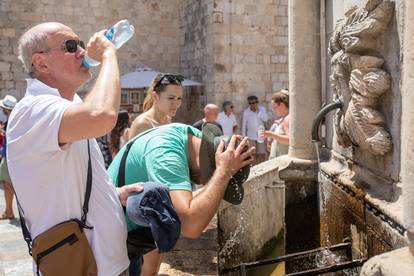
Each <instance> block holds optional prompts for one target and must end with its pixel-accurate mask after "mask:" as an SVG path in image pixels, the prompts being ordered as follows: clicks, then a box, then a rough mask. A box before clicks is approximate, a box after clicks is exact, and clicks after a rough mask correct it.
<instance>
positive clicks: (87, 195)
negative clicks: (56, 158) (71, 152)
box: [81, 140, 93, 229]
mask: <svg viewBox="0 0 414 276" xmlns="http://www.w3.org/2000/svg"><path fill="white" fill-rule="evenodd" d="M87 142H88V174H87V176H86V190H85V199H84V200H83V207H82V211H83V214H82V219H81V223H82V226H83V227H84V228H87V229H93V227H92V226H88V225H87V224H86V217H87V215H88V211H89V199H90V197H91V191H92V162H91V150H90V146H89V140H87Z"/></svg>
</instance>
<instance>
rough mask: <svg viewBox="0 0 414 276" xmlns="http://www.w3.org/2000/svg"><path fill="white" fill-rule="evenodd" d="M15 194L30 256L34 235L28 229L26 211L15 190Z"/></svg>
mask: <svg viewBox="0 0 414 276" xmlns="http://www.w3.org/2000/svg"><path fill="white" fill-rule="evenodd" d="M14 195H15V196H16V202H17V210H19V218H20V225H21V226H22V233H23V237H24V240H25V242H26V243H27V249H28V250H29V254H30V256H32V236H31V235H30V232H29V229H27V226H26V221H25V219H24V215H23V214H24V212H23V209H22V206H21V205H20V202H19V199H18V198H17V194H16V191H15V192H14Z"/></svg>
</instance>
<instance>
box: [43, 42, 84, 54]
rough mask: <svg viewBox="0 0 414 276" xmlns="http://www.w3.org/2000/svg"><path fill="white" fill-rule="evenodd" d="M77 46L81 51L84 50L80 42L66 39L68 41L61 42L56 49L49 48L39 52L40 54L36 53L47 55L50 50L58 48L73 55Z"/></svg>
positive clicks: (82, 43)
mask: <svg viewBox="0 0 414 276" xmlns="http://www.w3.org/2000/svg"><path fill="white" fill-rule="evenodd" d="M78 46H79V47H81V48H82V49H85V43H84V42H83V41H82V40H75V39H68V40H65V41H63V43H62V45H60V46H58V47H56V48H51V49H49V50H47V51H41V52H38V53H41V54H42V53H48V52H50V51H51V50H54V49H57V48H60V49H62V50H63V51H65V52H67V53H71V54H73V53H76V51H77V50H78Z"/></svg>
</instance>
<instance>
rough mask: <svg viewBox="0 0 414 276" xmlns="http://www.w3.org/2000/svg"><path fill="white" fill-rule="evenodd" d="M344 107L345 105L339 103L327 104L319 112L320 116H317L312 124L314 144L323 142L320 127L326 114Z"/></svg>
mask: <svg viewBox="0 0 414 276" xmlns="http://www.w3.org/2000/svg"><path fill="white" fill-rule="evenodd" d="M342 105H343V104H342V103H341V102H339V101H338V102H333V103H330V104H327V105H325V106H324V107H323V108H322V109H321V110H320V111H319V112H318V114H316V116H315V119H314V120H313V123H312V142H314V143H316V142H319V141H320V140H321V139H320V137H319V125H320V124H321V122H322V120H323V118H325V116H326V114H328V113H329V112H330V111H332V110H335V109H338V108H342Z"/></svg>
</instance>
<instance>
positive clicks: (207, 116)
mask: <svg viewBox="0 0 414 276" xmlns="http://www.w3.org/2000/svg"><path fill="white" fill-rule="evenodd" d="M219 111H220V110H219V107H218V106H217V105H215V104H207V105H206V106H205V107H204V118H203V119H201V120H199V121H197V122H195V123H194V124H193V127H195V128H197V129H199V130H202V129H201V128H202V126H203V124H204V123H205V122H209V123H213V124H215V125H217V126H219V127H220V129H221V125H220V124H219V123H217V122H216V120H217V116H218V113H219Z"/></svg>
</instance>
